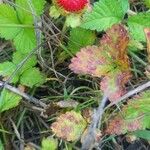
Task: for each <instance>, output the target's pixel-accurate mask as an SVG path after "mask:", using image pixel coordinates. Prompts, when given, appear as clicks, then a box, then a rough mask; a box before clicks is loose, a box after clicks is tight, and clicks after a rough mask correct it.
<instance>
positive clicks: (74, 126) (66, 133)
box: [51, 111, 87, 141]
mask: <svg viewBox="0 0 150 150" xmlns="http://www.w3.org/2000/svg"><path fill="white" fill-rule="evenodd" d="M86 126H87V123H86V121H85V119H84V118H83V117H82V116H81V114H80V113H77V112H75V111H70V112H66V113H65V114H62V115H60V116H59V117H57V120H56V122H54V123H53V124H52V125H51V129H52V131H53V133H55V134H56V136H57V137H60V138H62V139H64V140H66V141H76V140H78V139H79V138H80V137H81V135H82V134H83V132H84V130H85V128H86Z"/></svg>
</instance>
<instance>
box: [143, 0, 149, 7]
mask: <svg viewBox="0 0 150 150" xmlns="http://www.w3.org/2000/svg"><path fill="white" fill-rule="evenodd" d="M144 3H145V5H146V6H147V7H148V8H150V0H144Z"/></svg>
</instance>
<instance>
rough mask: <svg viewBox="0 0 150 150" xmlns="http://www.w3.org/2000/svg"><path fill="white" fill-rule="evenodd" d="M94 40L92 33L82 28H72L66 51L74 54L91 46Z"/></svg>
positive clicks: (94, 36)
mask: <svg viewBox="0 0 150 150" xmlns="http://www.w3.org/2000/svg"><path fill="white" fill-rule="evenodd" d="M95 39H96V35H95V33H94V32H92V31H90V30H86V29H83V28H74V29H72V30H71V32H70V37H69V42H68V49H69V50H70V51H71V53H73V54H76V53H77V52H78V51H79V50H80V49H81V48H83V47H85V46H88V45H93V44H94V42H95Z"/></svg>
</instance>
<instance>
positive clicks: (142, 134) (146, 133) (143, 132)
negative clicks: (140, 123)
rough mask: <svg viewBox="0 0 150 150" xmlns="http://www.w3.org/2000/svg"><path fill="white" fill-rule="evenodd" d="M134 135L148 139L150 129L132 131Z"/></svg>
mask: <svg viewBox="0 0 150 150" xmlns="http://www.w3.org/2000/svg"><path fill="white" fill-rule="evenodd" d="M132 134H133V135H135V136H136V137H139V138H142V139H145V140H150V131H149V130H138V131H135V132H133V133H132Z"/></svg>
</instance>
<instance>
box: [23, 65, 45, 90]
mask: <svg viewBox="0 0 150 150" xmlns="http://www.w3.org/2000/svg"><path fill="white" fill-rule="evenodd" d="M44 82H45V76H44V75H43V74H42V73H41V72H40V71H39V69H38V68H35V67H34V68H30V69H28V70H26V71H24V72H23V74H22V76H21V78H20V83H21V84H22V85H25V86H27V87H31V88H32V87H33V86H39V85H41V84H43V83H44Z"/></svg>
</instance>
